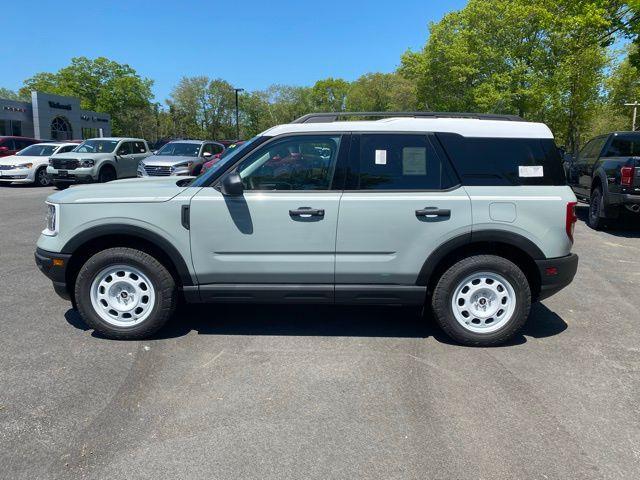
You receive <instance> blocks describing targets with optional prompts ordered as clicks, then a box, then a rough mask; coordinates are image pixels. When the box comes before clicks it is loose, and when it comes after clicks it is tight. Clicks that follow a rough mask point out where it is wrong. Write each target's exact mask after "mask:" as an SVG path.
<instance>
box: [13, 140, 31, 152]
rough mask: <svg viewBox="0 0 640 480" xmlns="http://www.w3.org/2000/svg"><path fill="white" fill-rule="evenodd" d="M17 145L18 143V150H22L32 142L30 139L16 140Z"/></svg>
mask: <svg viewBox="0 0 640 480" xmlns="http://www.w3.org/2000/svg"><path fill="white" fill-rule="evenodd" d="M14 142H15V145H16V147H15V148H16V150H18V151H20V150H22V149H23V148H27V147H28V146H29V145H31V144H32V142H30V141H28V140H14Z"/></svg>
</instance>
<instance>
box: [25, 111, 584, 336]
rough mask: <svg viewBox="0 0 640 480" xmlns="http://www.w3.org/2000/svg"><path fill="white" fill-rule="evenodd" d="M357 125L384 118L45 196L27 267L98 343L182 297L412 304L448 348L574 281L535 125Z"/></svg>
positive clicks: (314, 119) (491, 329)
mask: <svg viewBox="0 0 640 480" xmlns="http://www.w3.org/2000/svg"><path fill="white" fill-rule="evenodd" d="M360 115H361V116H362V114H360ZM367 115H368V116H371V117H382V119H380V120H356V121H338V120H339V118H342V117H344V116H346V115H345V114H310V115H307V116H305V117H302V118H300V119H298V120H296V121H295V122H293V123H291V124H287V125H280V126H277V127H274V128H271V129H269V130H267V131H266V132H264V133H262V134H261V135H259V136H257V137H255V138H253V139H252V140H250V141H248V142H246V143H244V144H243V145H242V146H240V147H238V148H237V149H236V150H235V151H234V152H233V153H231V154H230V155H228V156H227V157H225V158H224V159H223V160H221V161H220V162H218V163H217V164H215V165H214V167H212V168H211V169H210V170H209V171H207V172H206V173H205V174H204V175H201V176H200V177H198V178H193V177H189V178H175V177H172V178H161V179H157V178H156V179H133V180H121V181H115V182H110V183H108V184H105V185H91V186H83V187H76V188H72V189H69V190H67V191H64V192H59V193H56V194H54V195H52V196H50V197H49V198H48V200H47V209H48V213H47V227H46V229H45V230H44V231H43V232H42V235H41V236H40V238H39V240H38V245H37V251H36V254H35V256H36V262H37V264H38V265H39V267H40V269H41V270H42V271H43V272H44V273H45V274H46V275H47V276H48V277H49V278H51V280H52V281H53V285H54V288H55V290H56V292H58V293H59V294H60V295H61V296H63V297H64V298H67V299H70V300H71V301H72V302H73V305H74V306H75V307H76V308H77V309H78V310H79V312H80V314H81V315H82V318H83V319H84V320H85V321H86V323H87V324H88V325H89V326H91V327H92V328H94V329H95V330H97V331H99V332H100V333H102V334H103V335H106V336H108V337H111V338H144V337H148V336H150V335H152V334H153V333H154V332H155V331H156V330H158V329H159V328H160V327H161V326H162V325H163V324H164V323H165V322H166V321H167V320H168V319H169V318H170V317H171V315H172V314H173V312H174V309H175V308H176V304H177V301H178V298H179V296H182V297H183V298H184V299H185V300H186V301H188V302H239V303H244V302H283V303H284V302H287V303H310V304H314V303H330V304H334V303H335V304H385V305H386V304H389V305H393V304H401V305H426V306H428V307H431V309H430V311H432V312H433V315H434V317H435V319H436V320H437V322H438V323H439V325H440V326H441V327H442V328H443V329H444V331H445V332H446V333H447V334H448V335H450V336H451V337H452V338H454V339H455V340H457V341H459V342H461V343H465V344H469V345H478V346H484V345H496V344H500V343H502V342H504V341H506V340H507V339H509V338H510V337H511V336H513V335H514V334H515V333H516V332H517V331H518V330H519V329H520V328H521V327H522V326H523V324H524V323H525V321H526V320H527V317H528V315H529V309H530V305H531V302H532V301H536V300H540V299H542V298H545V297H547V296H549V295H551V294H553V293H555V292H557V291H558V290H560V289H562V288H563V287H565V286H566V285H568V284H569V283H570V282H571V280H572V279H573V277H574V275H575V273H576V269H577V264H578V259H577V256H576V255H573V254H571V246H572V244H573V226H574V223H575V221H576V217H575V211H574V207H575V201H576V199H575V196H574V195H573V192H572V191H571V189H570V188H569V187H567V186H566V184H565V183H566V182H565V178H564V171H563V168H562V164H561V161H560V158H559V156H558V151H557V149H556V147H555V145H554V141H553V136H552V134H551V132H550V130H549V129H548V128H547V127H546V126H545V125H543V124H539V123H529V122H524V121H522V120H521V119H519V118H517V117H506V116H494V115H475V114H457V115H452V114H435V113H394V114H379V113H371V114H367ZM427 311H429V309H427Z"/></svg>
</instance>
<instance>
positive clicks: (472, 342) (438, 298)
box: [431, 255, 531, 347]
mask: <svg viewBox="0 0 640 480" xmlns="http://www.w3.org/2000/svg"><path fill="white" fill-rule="evenodd" d="M479 272H489V273H494V274H498V275H500V276H502V277H503V278H504V279H506V280H507V282H509V283H510V285H511V287H512V288H513V291H514V293H515V308H514V310H513V313H512V315H511V317H510V318H509V319H508V320H507V321H506V323H504V325H502V326H501V327H500V328H499V329H498V330H495V331H493V332H490V333H478V332H474V331H471V330H469V329H467V328H465V327H463V326H462V324H461V323H460V322H458V320H456V317H455V315H454V312H453V306H452V301H453V296H454V294H455V292H456V289H457V288H458V286H459V284H460V283H461V282H463V281H464V280H465V279H466V278H467V277H469V276H470V275H473V274H474V273H479ZM431 305H432V308H433V313H434V316H435V320H436V322H437V323H438V325H440V327H441V328H442V330H443V331H444V332H445V333H446V334H447V335H448V336H449V337H451V338H452V339H453V340H455V341H457V342H459V343H461V344H463V345H469V346H474V347H492V346H497V345H501V344H503V343H505V342H506V341H508V340H509V339H511V338H512V337H513V336H514V335H515V334H516V333H517V332H518V331H519V330H520V329H521V328H522V327H523V326H524V324H525V322H526V321H527V318H528V316H529V310H530V309H531V289H530V287H529V281H528V280H527V277H526V276H525V274H524V273H523V272H522V270H520V268H518V266H517V265H515V264H514V263H513V262H511V261H509V260H507V259H506V258H503V257H499V256H496V255H476V256H472V257H467V258H464V259H462V260H460V261H458V262H457V263H455V264H454V265H452V266H451V267H450V268H449V269H448V270H447V271H446V272H444V274H443V275H442V276H441V277H440V279H439V280H438V283H437V285H436V288H435V290H434V292H433V295H432V297H431Z"/></svg>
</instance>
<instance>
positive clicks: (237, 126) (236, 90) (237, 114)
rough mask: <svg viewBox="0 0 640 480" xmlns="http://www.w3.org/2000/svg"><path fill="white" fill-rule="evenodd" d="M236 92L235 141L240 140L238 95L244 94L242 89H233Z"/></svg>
mask: <svg viewBox="0 0 640 480" xmlns="http://www.w3.org/2000/svg"><path fill="white" fill-rule="evenodd" d="M234 90H235V92H236V140H240V114H239V112H240V109H239V108H238V93H239V92H244V88H234Z"/></svg>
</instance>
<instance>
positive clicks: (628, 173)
mask: <svg viewBox="0 0 640 480" xmlns="http://www.w3.org/2000/svg"><path fill="white" fill-rule="evenodd" d="M634 173H636V169H635V168H634V167H622V168H621V169H620V185H622V186H623V187H631V186H632V185H633V174H634Z"/></svg>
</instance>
